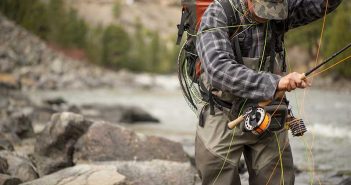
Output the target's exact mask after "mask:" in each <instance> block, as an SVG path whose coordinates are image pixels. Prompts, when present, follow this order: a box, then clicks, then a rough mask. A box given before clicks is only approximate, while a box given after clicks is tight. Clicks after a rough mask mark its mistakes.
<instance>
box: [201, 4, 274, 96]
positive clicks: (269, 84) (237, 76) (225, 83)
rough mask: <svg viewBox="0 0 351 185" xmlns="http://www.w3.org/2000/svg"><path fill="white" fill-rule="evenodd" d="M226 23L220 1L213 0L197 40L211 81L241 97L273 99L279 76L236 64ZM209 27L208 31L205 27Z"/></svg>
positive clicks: (203, 66)
mask: <svg viewBox="0 0 351 185" xmlns="http://www.w3.org/2000/svg"><path fill="white" fill-rule="evenodd" d="M223 27H224V28H223ZM225 27H227V17H226V15H225V13H224V10H223V8H222V7H221V5H220V4H219V3H218V2H217V1H215V2H214V3H212V4H211V5H210V6H209V8H208V9H207V10H206V12H205V14H204V16H203V18H202V22H201V25H200V29H199V32H201V34H199V36H198V37H197V43H196V49H197V52H198V55H199V57H200V60H201V61H202V68H203V70H204V72H205V75H207V79H208V81H209V83H210V85H212V87H213V88H215V89H219V90H222V91H225V92H229V93H232V94H234V95H235V96H239V97H242V98H248V99H254V100H259V101H260V100H270V99H272V98H273V97H274V94H275V92H276V88H277V85H278V82H279V80H280V78H281V77H280V76H278V75H275V74H272V73H268V72H256V71H254V70H252V69H249V68H247V67H246V66H245V65H242V64H239V63H238V62H237V61H236V60H235V57H234V52H233V49H232V46H231V42H230V40H229V37H228V29H227V28H225ZM219 28H221V29H219ZM209 29H211V31H205V30H209Z"/></svg>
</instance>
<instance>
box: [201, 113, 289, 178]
mask: <svg viewBox="0 0 351 185" xmlns="http://www.w3.org/2000/svg"><path fill="white" fill-rule="evenodd" d="M228 115H229V114H227V113H226V111H225V110H224V112H223V111H221V110H219V109H217V108H215V114H214V115H210V111H209V106H205V107H204V108H203V110H202V113H201V115H200V116H202V118H200V121H203V124H204V125H203V127H202V126H199V125H198V127H197V132H196V142H195V161H196V167H197V169H198V172H199V176H200V178H201V180H202V184H203V185H212V184H215V185H217V184H218V185H240V184H241V182H240V178H239V172H238V164H239V160H240V157H241V155H242V154H244V157H245V161H246V165H247V168H248V171H249V176H250V177H249V184H250V185H266V184H270V185H279V184H283V180H284V184H285V185H292V184H294V180H295V175H294V166H293V158H292V154H291V148H290V145H289V139H288V132H287V130H285V129H283V130H281V131H277V132H275V133H274V132H270V133H268V132H267V133H266V134H265V135H263V136H256V135H254V134H252V133H249V132H243V131H242V130H241V128H239V127H237V128H235V129H233V130H229V129H228V128H227V123H228V122H229V118H228ZM233 134H234V137H233ZM275 134H276V135H275ZM276 136H277V137H276ZM277 140H279V146H280V150H281V152H282V156H281V157H282V164H283V170H282V169H281V163H280V160H279V147H278V142H277ZM231 141H232V143H231ZM229 147H230V148H229ZM228 152H229V153H228ZM227 154H228V155H227ZM226 156H227V157H226ZM223 165H224V166H223ZM222 166H223V169H222ZM282 172H283V174H284V179H282V177H281V173H282Z"/></svg>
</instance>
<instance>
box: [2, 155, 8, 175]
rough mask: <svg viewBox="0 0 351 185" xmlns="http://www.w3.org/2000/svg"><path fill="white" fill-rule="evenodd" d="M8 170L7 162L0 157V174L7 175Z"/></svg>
mask: <svg viewBox="0 0 351 185" xmlns="http://www.w3.org/2000/svg"><path fill="white" fill-rule="evenodd" d="M8 168H9V165H8V164H7V160H6V159H5V158H2V157H0V174H1V173H3V174H4V173H7V169H8Z"/></svg>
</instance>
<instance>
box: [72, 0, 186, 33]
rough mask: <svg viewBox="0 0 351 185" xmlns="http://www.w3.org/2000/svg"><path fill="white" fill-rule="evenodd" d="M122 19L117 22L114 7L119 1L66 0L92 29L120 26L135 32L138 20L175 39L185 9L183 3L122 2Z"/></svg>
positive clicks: (173, 0) (158, 0) (157, 0)
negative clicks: (182, 7)
mask: <svg viewBox="0 0 351 185" xmlns="http://www.w3.org/2000/svg"><path fill="white" fill-rule="evenodd" d="M121 1H122V2H121V7H120V9H121V13H120V17H119V18H118V19H116V18H115V17H114V14H113V7H114V5H115V2H116V0H66V2H67V3H66V4H67V5H69V6H71V7H73V8H74V9H75V10H77V12H78V15H80V16H81V17H82V18H83V19H84V20H86V21H87V22H88V23H90V24H92V25H95V26H97V25H103V26H106V25H109V24H111V23H118V24H121V25H123V27H126V28H127V29H128V28H129V30H131V29H130V28H131V27H132V26H133V25H134V24H135V22H136V20H138V19H140V21H141V23H142V24H143V25H144V26H145V27H146V28H148V29H150V30H153V31H155V30H158V31H159V32H160V34H161V35H162V36H164V37H165V36H167V37H169V36H170V35H175V34H176V31H177V28H176V25H177V24H178V22H179V19H180V14H181V8H180V5H178V4H177V3H179V2H180V0H121Z"/></svg>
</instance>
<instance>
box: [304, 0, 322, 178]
mask: <svg viewBox="0 0 351 185" xmlns="http://www.w3.org/2000/svg"><path fill="white" fill-rule="evenodd" d="M328 5H329V0H326V6H325V10H324V16H323V24H322V28H321V34H320V38H319V44H318V48H317V56H316V60H315V66H317V65H318V59H319V54H320V49H321V46H322V41H323V35H324V30H325V24H326V19H327V11H328ZM311 80H312V81H313V78H312V79H311ZM312 81H311V83H312ZM306 94H307V89H305V90H304V94H303V98H302V111H303V112H302V114H303V115H304V116H305V98H306ZM311 142H312V143H311V148H310V150H311V151H312V150H313V148H312V147H313V142H314V140H312V141H311ZM311 157H312V158H313V156H311ZM312 165H313V171H312V179H311V185H312V184H313V181H314V171H315V170H314V163H313V164H312Z"/></svg>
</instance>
